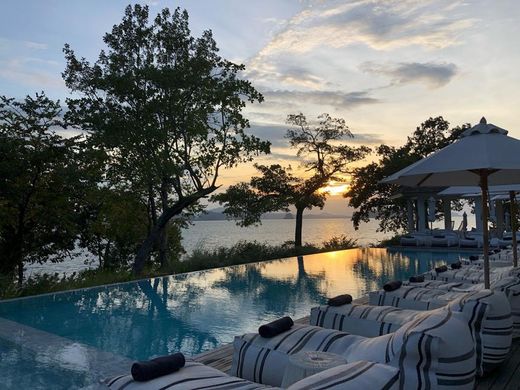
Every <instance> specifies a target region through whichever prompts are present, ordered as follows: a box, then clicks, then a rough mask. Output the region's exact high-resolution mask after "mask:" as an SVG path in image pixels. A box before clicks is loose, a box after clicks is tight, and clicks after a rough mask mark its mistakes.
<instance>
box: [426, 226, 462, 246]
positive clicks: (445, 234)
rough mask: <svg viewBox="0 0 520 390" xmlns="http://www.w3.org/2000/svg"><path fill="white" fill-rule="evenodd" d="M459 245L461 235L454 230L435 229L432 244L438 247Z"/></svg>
mask: <svg viewBox="0 0 520 390" xmlns="http://www.w3.org/2000/svg"><path fill="white" fill-rule="evenodd" d="M458 245H459V236H458V235H457V233H456V232H454V231H450V230H447V231H438V232H436V231H433V233H432V238H431V246H436V247H452V246H458Z"/></svg>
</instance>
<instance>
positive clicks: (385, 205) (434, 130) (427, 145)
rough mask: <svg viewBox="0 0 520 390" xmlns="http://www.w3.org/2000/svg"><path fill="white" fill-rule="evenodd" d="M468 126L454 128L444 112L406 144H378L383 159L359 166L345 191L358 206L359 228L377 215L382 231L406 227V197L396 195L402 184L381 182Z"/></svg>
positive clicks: (354, 218) (355, 219) (355, 220)
mask: <svg viewBox="0 0 520 390" xmlns="http://www.w3.org/2000/svg"><path fill="white" fill-rule="evenodd" d="M468 126H469V124H465V125H462V126H457V127H455V128H453V129H451V130H450V124H449V122H448V121H446V120H444V118H443V117H442V116H439V117H436V118H429V119H428V120H426V121H425V122H423V123H421V125H420V126H419V127H417V128H416V130H415V131H414V132H413V134H412V136H410V137H408V139H407V142H406V143H405V144H404V145H403V146H401V147H393V146H388V145H380V146H379V147H377V148H376V149H375V150H376V154H377V156H378V157H379V161H377V162H372V163H370V164H368V165H365V166H363V167H359V168H355V169H354V170H353V172H352V180H351V183H350V188H349V191H348V192H347V193H346V194H345V195H344V196H345V197H346V198H348V199H349V205H350V206H352V207H354V208H355V209H356V211H355V212H354V213H353V214H352V223H353V224H354V227H355V228H356V229H358V228H359V225H360V224H361V222H368V221H369V220H370V218H371V217H375V218H376V219H377V220H378V221H379V230H380V231H383V232H399V231H402V230H404V229H406V223H407V221H406V213H404V212H403V210H405V208H406V204H405V200H404V199H402V198H400V199H394V198H393V197H392V195H394V194H395V193H396V192H397V189H398V188H399V187H398V186H396V185H391V184H381V183H380V181H381V180H382V179H384V178H385V177H387V176H390V175H391V174H393V173H395V172H397V171H399V170H401V169H403V168H406V167H407V166H408V165H410V164H413V163H414V162H416V161H418V160H420V159H422V158H424V157H427V156H428V155H430V154H431V153H433V152H435V151H437V150H439V149H441V148H443V147H445V146H446V145H448V144H450V143H451V142H453V141H455V140H456V139H457V138H458V137H459V135H460V134H461V133H462V132H463V131H464V130H465V129H467V128H468Z"/></svg>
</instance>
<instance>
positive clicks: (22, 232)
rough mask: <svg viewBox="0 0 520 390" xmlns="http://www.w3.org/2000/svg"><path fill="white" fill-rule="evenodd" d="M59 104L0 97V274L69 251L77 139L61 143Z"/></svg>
mask: <svg viewBox="0 0 520 390" xmlns="http://www.w3.org/2000/svg"><path fill="white" fill-rule="evenodd" d="M64 127H65V123H64V122H63V119H62V109H61V107H60V103H59V101H52V100H50V99H49V98H48V97H46V96H45V94H43V93H42V94H36V96H35V97H30V96H27V97H26V98H25V99H24V100H22V101H16V100H14V99H10V98H7V97H5V96H2V97H0V155H1V156H2V158H1V159H0V216H1V218H0V273H1V274H5V275H13V274H14V273H15V271H16V273H17V280H18V283H19V284H21V283H22V282H23V277H24V264H25V263H34V262H39V263H42V262H45V261H48V260H51V261H53V262H58V261H62V260H63V259H64V258H65V257H66V256H68V254H69V251H70V250H71V249H73V248H74V240H75V238H76V233H77V230H76V220H75V213H74V206H75V202H74V194H75V187H76V184H77V182H78V177H77V174H76V172H77V170H76V159H75V155H76V152H75V150H76V148H77V147H78V139H77V138H69V139H66V138H63V137H61V136H59V135H58V134H57V133H56V131H57V130H59V129H63V128H64Z"/></svg>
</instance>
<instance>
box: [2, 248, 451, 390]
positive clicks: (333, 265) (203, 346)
mask: <svg viewBox="0 0 520 390" xmlns="http://www.w3.org/2000/svg"><path fill="white" fill-rule="evenodd" d="M458 259H459V254H458V253H438V252H437V253H436V252H433V253H432V252H416V251H409V252H392V251H389V250H386V249H354V250H348V251H339V252H332V253H326V254H318V255H310V256H305V257H303V258H302V259H300V260H298V259H296V258H289V259H283V260H275V261H268V262H262V263H254V264H247V265H240V266H233V267H226V268H220V269H214V270H208V271H201V272H194V273H189V274H182V275H175V276H169V277H162V278H154V279H147V280H141V281H137V282H131V283H124V284H118V285H112V286H106V287H100V288H92V289H86V290H80V291H74V292H67V293H60V294H52V295H44V296H38V297H32V298H25V299H17V300H12V301H6V302H0V318H4V319H6V320H9V321H14V322H16V323H17V324H22V325H23V326H27V327H30V328H24V329H36V330H37V331H38V332H39V333H38V332H37V333H35V336H34V337H33V338H32V341H31V342H28V341H23V340H22V341H20V340H17V339H16V337H15V335H13V336H9V334H10V333H9V332H3V333H2V332H1V330H2V329H1V327H2V323H1V322H0V341H1V338H2V337H3V338H11V340H4V341H5V343H3V344H0V356H1V357H2V363H1V365H0V371H2V372H3V371H4V370H2V368H8V369H6V372H8V377H13V376H16V375H17V374H18V373H19V374H20V375H22V372H23V371H21V370H22V369H23V366H24V364H31V359H33V358H34V356H33V357H31V354H30V353H24V350H25V349H27V348H28V349H30V348H32V344H34V343H39V342H41V343H43V344H44V345H45V342H46V341H45V340H41V339H45V336H42V335H45V333H42V332H41V331H43V332H47V333H48V334H50V335H55V336H59V340H68V341H70V343H72V344H74V345H76V344H77V345H84V346H87V347H91V348H92V349H94V350H99V351H105V352H110V353H112V354H114V355H116V356H121V357H123V358H128V359H129V360H132V359H147V358H150V357H153V356H157V355H164V354H168V353H172V352H176V351H182V352H183V353H185V354H188V355H193V354H197V353H200V352H202V351H206V350H209V349H212V348H215V347H217V346H219V345H222V344H224V343H228V342H230V341H232V339H233V336H235V335H238V334H241V333H245V332H250V331H254V330H256V329H257V328H258V326H259V324H261V323H263V322H268V321H271V320H273V319H276V318H278V317H280V316H283V315H290V316H292V317H293V318H299V317H303V316H306V315H308V314H309V310H310V308H311V307H312V306H314V305H317V304H320V303H323V302H325V301H326V299H327V297H330V296H334V295H338V294H343V293H350V294H352V295H353V296H354V297H359V296H361V295H363V294H365V293H366V292H368V291H371V290H374V289H377V288H378V287H380V286H381V285H382V284H383V283H384V282H385V281H388V280H393V279H403V278H407V277H409V276H410V275H413V274H417V273H421V272H425V271H427V270H428V269H431V268H432V267H433V266H435V265H438V264H441V263H444V262H448V263H450V262H453V261H456V260H458ZM6 333H9V334H7V335H6ZM11 333H12V332H11ZM15 333H16V332H15ZM25 333H30V332H28V331H25ZM60 343H63V342H62V341H60ZM15 344H16V348H15V347H13V345H15ZM60 345H61V344H60ZM6 356H9V359H7V358H5V357H6ZM71 356H72V357H71V359H73V360H74V359H77V356H78V355H77V354H72V355H71ZM66 360H67V359H62V360H61V361H60V362H58V363H56V362H53V364H48V365H47V366H46V365H45V359H43V362H40V363H41V364H40V365H39V366H38V367H40V368H41V369H39V371H38V372H39V374H38V375H39V378H40V379H39V381H38V383H41V382H42V381H43V382H45V381H44V380H43V379H41V378H45V370H48V371H49V378H51V377H52V372H55V371H56V370H60V369H62V366H63V361H66ZM17 361H19V363H17ZM80 366H81V365H80ZM19 367H21V368H19ZM64 369H65V370H67V369H68V368H67V367H65V368H64ZM89 371H95V370H93V369H92V366H89ZM74 373H75V375H76V376H74V375H70V376H69V377H70V378H71V380H72V381H73V382H75V383H77V387H78V388H82V387H85V383H86V382H88V381H89V380H92V378H91V377H90V376H85V375H83V374H81V369H77V367H76V371H74ZM49 380H51V379H49ZM50 383H53V382H50ZM67 385H68V386H67ZM67 385H65V386H64V387H62V388H71V386H70V383H68V384H67ZM0 387H1V386H0ZM34 388H46V387H45V386H43V387H41V386H40V387H38V386H36V387H34ZM58 388H59V387H58Z"/></svg>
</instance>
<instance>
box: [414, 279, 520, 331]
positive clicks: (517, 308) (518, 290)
mask: <svg viewBox="0 0 520 390" xmlns="http://www.w3.org/2000/svg"><path fill="white" fill-rule="evenodd" d="M407 285H409V286H412V287H421V288H428V289H435V290H446V291H452V292H474V291H482V290H483V289H484V284H483V283H479V284H472V283H464V282H463V281H459V282H444V281H441V280H426V281H424V282H422V283H408V284H407ZM491 290H493V291H502V292H503V293H504V294H505V295H506V297H507V299H508V300H509V304H510V306H511V318H512V321H513V338H518V337H520V278H518V277H516V276H508V277H503V278H500V279H496V280H494V281H492V282H491Z"/></svg>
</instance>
